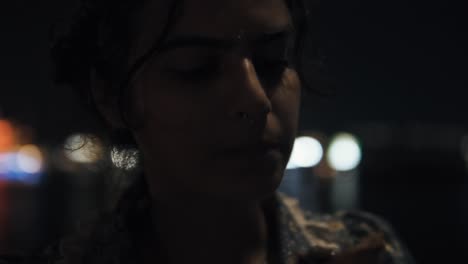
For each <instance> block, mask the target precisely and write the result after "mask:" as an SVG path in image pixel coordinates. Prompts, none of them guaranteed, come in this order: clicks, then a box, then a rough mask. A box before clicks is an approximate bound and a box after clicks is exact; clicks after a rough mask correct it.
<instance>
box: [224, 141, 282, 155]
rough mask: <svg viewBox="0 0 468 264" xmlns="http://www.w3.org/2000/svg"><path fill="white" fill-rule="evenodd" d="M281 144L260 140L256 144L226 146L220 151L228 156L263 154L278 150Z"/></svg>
mask: <svg viewBox="0 0 468 264" xmlns="http://www.w3.org/2000/svg"><path fill="white" fill-rule="evenodd" d="M280 151H281V145H280V144H277V143H268V142H262V143H258V144H250V145H240V146H235V147H226V148H223V149H222V150H221V153H222V154H223V155H225V156H230V157H255V156H264V155H267V154H269V153H272V152H280Z"/></svg>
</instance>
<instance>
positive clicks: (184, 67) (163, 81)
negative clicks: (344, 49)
mask: <svg viewBox="0 0 468 264" xmlns="http://www.w3.org/2000/svg"><path fill="white" fill-rule="evenodd" d="M167 4H168V3H167V2H166V1H164V0H163V1H161V0H150V1H149V3H148V4H147V6H145V8H143V10H142V11H141V13H140V14H139V16H138V17H139V18H138V21H137V23H136V25H137V27H138V28H139V30H138V34H137V37H136V40H135V43H134V45H133V47H134V48H133V50H132V54H133V55H132V59H131V60H130V64H131V63H132V62H133V61H132V60H133V58H137V57H139V56H141V55H142V54H144V53H145V52H146V51H147V50H148V49H149V47H150V46H151V45H152V44H153V42H154V40H155V39H156V37H157V35H158V33H159V34H160V32H161V24H162V23H164V22H166V19H167V17H165V16H167V13H168V12H167V10H168V9H167ZM291 28H292V25H291V19H290V15H289V11H288V8H287V6H286V4H285V2H284V0H256V1H254V0H185V1H183V5H182V6H181V9H180V10H179V12H178V15H177V18H176V20H175V24H174V25H173V27H172V28H171V30H170V33H169V35H168V38H167V41H166V42H165V43H167V46H166V47H167V48H165V49H164V51H162V52H161V53H160V54H159V55H157V56H154V57H153V58H152V59H150V60H149V61H148V62H147V63H146V64H145V66H144V67H143V68H142V69H141V70H140V71H139V72H138V73H137V74H136V75H135V76H134V78H133V82H132V86H131V87H132V88H131V89H133V90H132V92H133V94H134V96H133V98H135V101H133V102H132V103H133V104H132V105H133V106H134V108H135V111H134V112H135V113H136V115H137V116H136V117H135V118H137V119H141V120H142V123H143V125H142V126H141V127H139V128H138V129H135V130H134V131H133V133H134V135H135V138H136V140H137V143H138V145H139V148H140V150H141V151H142V154H143V166H144V170H145V173H146V176H147V178H148V182H149V184H150V189H151V192H152V194H153V195H162V196H166V197H171V196H173V195H177V196H179V195H208V196H216V197H219V196H222V197H224V198H227V199H258V198H262V197H264V196H265V195H268V194H271V193H272V192H273V191H274V190H275V189H276V188H277V186H278V185H279V183H280V181H281V178H282V175H283V172H284V169H285V166H286V163H287V161H288V159H289V154H290V151H291V148H292V144H293V141H294V136H295V133H296V127H297V122H298V109H299V104H300V93H301V86H300V81H299V78H298V75H297V73H296V71H295V70H294V69H293V68H291V67H290V66H288V65H286V64H285V60H286V59H287V58H286V57H287V56H285V55H284V54H285V52H286V50H287V48H286V47H288V45H287V44H288V43H289V41H290V40H291V39H292V37H293V36H292V35H291V34H289V33H291Z"/></svg>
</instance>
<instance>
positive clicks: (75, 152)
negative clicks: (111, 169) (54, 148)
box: [65, 134, 103, 163]
mask: <svg viewBox="0 0 468 264" xmlns="http://www.w3.org/2000/svg"><path fill="white" fill-rule="evenodd" d="M102 154H103V146H102V144H101V142H100V141H99V140H98V139H97V138H96V137H93V136H91V135H83V134H76V135H72V136H70V137H68V138H67V140H66V141H65V156H66V157H67V158H69V159H70V160H72V161H74V162H77V163H94V162H97V161H98V160H99V159H101V158H102Z"/></svg>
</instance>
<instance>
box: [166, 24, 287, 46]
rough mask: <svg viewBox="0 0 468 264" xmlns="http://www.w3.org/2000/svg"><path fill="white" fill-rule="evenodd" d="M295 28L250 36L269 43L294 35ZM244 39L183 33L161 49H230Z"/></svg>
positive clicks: (255, 39)
mask: <svg viewBox="0 0 468 264" xmlns="http://www.w3.org/2000/svg"><path fill="white" fill-rule="evenodd" d="M293 32H294V30H293V29H292V28H291V27H287V28H285V29H283V30H281V31H276V32H272V33H270V32H268V33H262V34H260V35H257V36H253V37H249V36H247V37H246V39H248V40H249V39H250V40H252V41H253V42H255V43H267V42H271V41H274V40H278V39H283V38H287V37H289V36H290V35H292V34H293ZM241 41H242V39H238V38H226V39H221V38H216V37H209V36H200V35H181V36H176V37H173V38H170V39H169V40H167V41H166V42H164V43H163V44H162V46H161V47H160V51H168V50H172V49H176V48H184V47H208V48H217V49H230V48H233V47H235V46H236V45H238V44H239V43H240V42H241Z"/></svg>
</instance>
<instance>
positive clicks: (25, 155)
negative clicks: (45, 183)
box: [16, 145, 43, 174]
mask: <svg viewBox="0 0 468 264" xmlns="http://www.w3.org/2000/svg"><path fill="white" fill-rule="evenodd" d="M16 163H17V166H18V168H19V169H20V170H21V171H23V172H26V173H31V174H33V173H39V172H40V171H41V169H42V163H43V157H42V153H41V151H40V150H39V148H38V147H37V146H34V145H26V146H23V147H21V148H20V149H19V151H18V155H17V156H16Z"/></svg>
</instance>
